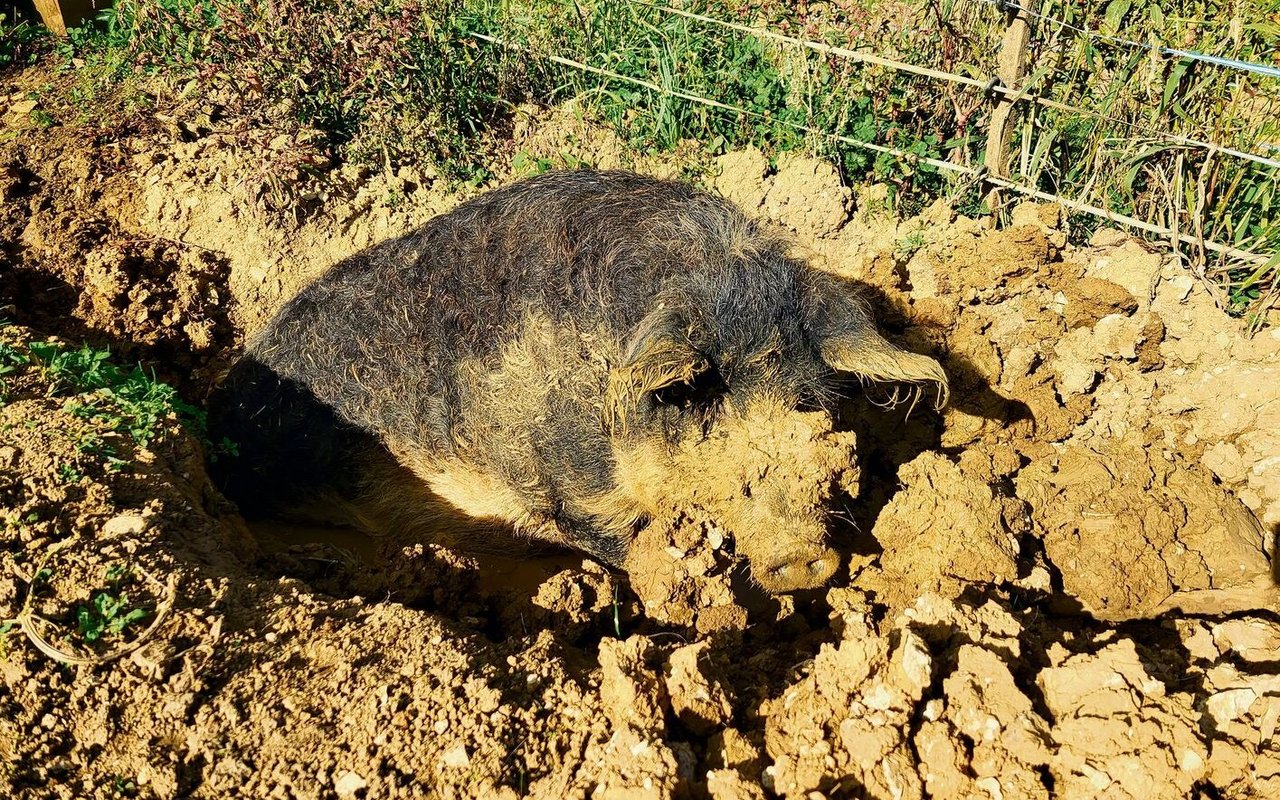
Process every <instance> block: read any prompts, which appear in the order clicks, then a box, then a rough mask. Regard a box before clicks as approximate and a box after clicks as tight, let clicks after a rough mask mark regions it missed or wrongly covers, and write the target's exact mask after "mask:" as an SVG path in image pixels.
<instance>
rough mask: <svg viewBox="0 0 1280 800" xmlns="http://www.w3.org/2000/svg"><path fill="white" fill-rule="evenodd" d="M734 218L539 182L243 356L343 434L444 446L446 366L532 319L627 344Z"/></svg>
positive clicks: (661, 193) (431, 233)
mask: <svg viewBox="0 0 1280 800" xmlns="http://www.w3.org/2000/svg"><path fill="white" fill-rule="evenodd" d="M694 206H696V207H697V208H696V211H697V213H692V214H682V213H681V210H682V209H686V208H692V207H694ZM720 217H723V219H720ZM741 219H742V217H741V215H740V214H739V212H737V211H736V209H734V208H733V207H732V206H729V205H727V204H725V203H723V202H722V201H719V200H714V199H712V198H709V197H707V196H706V195H702V194H699V193H696V192H694V191H693V190H692V189H690V188H688V187H686V186H683V185H681V184H677V183H672V182H665V181H657V180H654V179H651V178H644V177H641V176H636V175H632V174H629V173H609V172H603V173H602V172H592V171H585V170H584V171H575V172H562V173H551V174H549V175H546V176H542V177H540V178H535V179H531V180H528V181H524V182H521V183H518V184H514V185H512V186H509V187H506V188H504V189H500V190H497V191H494V192H491V193H488V194H486V195H484V196H482V197H480V198H477V199H475V200H472V201H470V202H468V203H465V204H463V205H461V206H459V207H458V208H457V209H455V210H454V211H453V212H451V213H449V214H447V215H444V216H441V217H437V218H435V219H433V220H432V221H430V222H428V223H427V224H426V225H424V226H423V227H422V228H420V229H418V230H416V231H414V232H412V233H410V234H407V235H405V236H403V237H401V238H399V239H395V240H391V241H388V242H385V243H382V244H380V245H377V246H375V247H372V248H370V249H368V250H365V251H363V252H361V253H359V254H357V255H355V256H352V257H350V258H348V259H346V260H344V261H342V262H340V263H339V264H337V265H336V266H334V267H333V268H332V269H331V270H330V271H329V272H327V273H326V274H325V275H324V276H322V277H321V278H319V279H318V280H317V281H316V282H315V283H313V284H312V285H310V286H309V287H307V288H306V289H304V290H303V291H302V292H301V293H300V294H299V295H298V296H297V297H295V298H294V299H293V300H291V301H290V302H289V303H288V304H287V305H286V306H285V307H284V309H282V311H281V312H280V313H279V314H278V315H277V317H276V318H275V319H274V320H273V321H272V323H271V324H270V325H269V326H268V327H267V328H266V329H265V330H264V332H263V333H262V334H261V335H260V336H259V337H258V338H257V339H256V341H255V342H254V344H253V345H252V347H251V349H250V354H251V355H252V356H253V357H255V358H257V359H258V360H259V361H261V362H262V363H264V364H266V365H268V366H269V367H271V368H272V369H274V370H276V371H277V372H278V373H279V374H280V375H281V376H282V377H284V378H287V379H290V380H293V381H297V382H298V383H301V384H304V385H306V386H307V387H309V388H310V390H311V391H312V392H313V393H314V394H315V395H316V397H317V398H319V399H320V400H321V401H322V402H324V403H326V404H329V405H331V406H332V407H333V408H334V409H335V410H336V411H337V413H338V414H339V416H340V417H342V418H344V419H346V420H347V421H349V422H351V423H353V424H354V425H356V426H359V427H361V428H364V429H366V430H370V431H374V432H377V433H378V434H379V435H382V436H390V437H394V438H400V439H403V440H408V441H413V442H415V443H418V444H421V445H425V446H429V447H448V446H449V441H448V439H449V430H450V421H451V420H452V419H454V418H455V417H456V414H457V411H458V405H459V402H460V397H459V387H458V385H457V376H456V371H455V367H456V366H457V365H458V364H459V363H461V362H462V361H464V360H467V361H474V360H477V359H478V360H480V361H481V362H490V363H491V362H493V361H494V360H495V359H496V357H497V354H498V353H500V352H501V350H502V348H503V347H504V345H506V344H507V343H509V342H510V341H512V339H513V338H514V337H516V336H517V335H518V333H519V329H520V325H521V322H522V320H523V319H525V318H526V317H527V316H528V315H529V314H531V313H532V314H538V315H542V316H545V317H547V318H549V319H551V320H552V321H553V322H555V323H556V324H558V325H564V326H570V327H573V328H576V329H578V330H595V331H599V330H602V329H603V330H605V331H609V332H614V333H617V334H618V335H619V336H621V335H625V332H626V331H629V330H630V329H631V328H632V327H633V326H634V325H635V324H636V323H637V322H638V321H639V320H640V318H641V317H642V316H643V315H644V314H645V313H646V312H647V311H648V310H649V309H650V308H651V305H652V303H653V300H654V298H655V296H656V295H657V294H658V293H659V292H660V290H661V288H662V286H663V285H664V283H665V282H666V281H668V280H669V279H671V278H672V277H673V276H676V275H679V274H680V273H682V272H683V273H687V272H688V271H690V270H698V269H705V268H707V267H708V266H710V265H712V264H713V262H716V261H717V260H718V258H719V256H718V255H717V254H716V253H714V252H712V253H707V252H706V251H707V249H708V248H710V249H712V250H714V249H715V248H716V247H717V244H716V243H717V241H718V240H719V239H720V238H723V237H722V232H721V231H719V230H717V229H718V228H719V227H720V226H722V225H733V224H736V222H735V221H740V220H741ZM682 234H683V236H682ZM689 248H693V249H694V251H696V252H694V253H693V254H692V255H691V254H690V251H689Z"/></svg>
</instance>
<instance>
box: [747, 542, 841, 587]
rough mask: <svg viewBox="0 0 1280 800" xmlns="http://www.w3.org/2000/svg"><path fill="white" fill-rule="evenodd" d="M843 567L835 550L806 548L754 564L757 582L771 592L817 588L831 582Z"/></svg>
mask: <svg viewBox="0 0 1280 800" xmlns="http://www.w3.org/2000/svg"><path fill="white" fill-rule="evenodd" d="M839 567H840V556H839V554H838V553H836V551H835V550H832V549H831V548H808V547H807V548H804V549H801V550H795V551H791V552H789V553H787V554H786V555H783V556H777V557H774V558H771V559H768V560H763V559H762V560H761V561H760V562H755V561H753V562H752V564H751V572H752V575H754V576H755V579H756V582H757V583H759V584H760V586H761V587H762V588H763V589H764V590H765V591H768V592H772V593H774V594H778V593H781V592H794V591H798V590H800V589H816V588H818V587H819V586H822V585H824V584H825V583H826V582H827V581H829V580H831V576H832V575H834V574H835V572H836V570H837V569H839Z"/></svg>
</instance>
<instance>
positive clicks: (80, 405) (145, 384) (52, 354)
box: [28, 342, 205, 445]
mask: <svg viewBox="0 0 1280 800" xmlns="http://www.w3.org/2000/svg"><path fill="white" fill-rule="evenodd" d="M28 349H29V350H30V352H31V355H32V356H34V357H35V359H36V361H37V363H38V364H39V365H40V366H41V368H42V369H43V370H44V373H45V375H46V377H47V378H48V380H49V381H50V384H51V390H52V391H53V393H55V394H63V395H72V397H70V398H69V399H68V401H67V405H66V408H67V410H68V411H69V412H70V413H71V414H73V415H75V416H77V417H80V418H82V419H86V420H92V421H96V422H98V423H100V424H102V425H104V426H105V427H107V428H108V429H109V430H112V431H115V432H118V433H127V434H129V435H130V436H131V437H132V438H133V440H134V441H135V442H137V443H138V444H142V445H145V444H147V443H149V442H150V441H151V440H152V439H153V438H154V437H155V436H156V435H157V434H159V432H160V431H161V429H162V427H163V425H164V422H165V420H167V419H169V418H171V417H177V418H179V419H181V420H183V421H185V422H186V423H187V424H188V425H190V426H191V427H193V428H194V429H195V430H196V432H197V433H199V434H201V435H203V433H204V425H205V414H204V412H203V411H201V410H200V409H198V408H196V407H195V406H192V405H190V404H188V403H186V402H184V401H183V400H182V399H181V398H180V397H179V396H178V392H177V390H176V389H174V388H173V387H172V386H170V385H169V384H167V383H163V382H161V381H159V380H157V379H156V377H155V374H154V373H149V372H147V371H146V370H144V369H143V368H142V367H141V366H139V365H135V366H133V367H132V368H130V369H127V370H126V369H122V368H120V367H118V366H116V365H115V364H113V363H111V361H110V357H111V353H110V351H107V350H96V349H94V348H92V347H89V346H88V345H84V346H82V347H80V348H79V349H75V350H68V349H64V348H63V347H62V346H60V345H57V344H53V343H49V342H31V343H30V344H29V345H28Z"/></svg>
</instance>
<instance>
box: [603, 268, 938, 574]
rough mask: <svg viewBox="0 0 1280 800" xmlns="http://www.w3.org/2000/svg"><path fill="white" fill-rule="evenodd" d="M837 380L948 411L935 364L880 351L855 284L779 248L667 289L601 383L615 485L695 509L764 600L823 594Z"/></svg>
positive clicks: (643, 498)
mask: <svg viewBox="0 0 1280 800" xmlns="http://www.w3.org/2000/svg"><path fill="white" fill-rule="evenodd" d="M838 373H846V374H852V375H855V376H858V377H860V378H862V379H864V380H868V381H885V382H892V383H894V384H900V385H906V386H908V387H912V388H913V389H914V391H908V392H907V393H906V395H905V396H907V397H911V398H913V401H914V399H918V397H919V396H920V395H921V394H922V393H923V392H925V391H926V390H933V391H935V392H936V397H937V403H938V405H939V406H941V405H942V404H943V403H944V402H945V398H946V393H947V378H946V375H945V374H944V373H943V371H942V368H941V367H940V366H939V364H938V362H937V361H935V360H933V359H932V358H928V357H926V356H922V355H917V354H913V353H908V352H905V351H903V350H901V349H899V348H897V347H895V346H894V345H892V344H891V343H889V342H888V341H886V340H885V339H884V338H883V337H882V336H881V335H880V334H879V333H878V332H877V331H876V329H875V326H874V324H873V322H872V319H871V315H870V313H869V312H868V309H867V307H866V306H865V304H864V302H863V301H862V300H861V299H860V298H859V297H858V295H857V293H856V288H855V287H854V286H853V285H852V284H849V283H846V282H843V281H840V280H838V279H836V278H834V277H831V276H828V275H825V274H822V273H818V272H815V271H813V270H811V269H810V268H808V267H807V266H806V265H804V264H803V263H800V262H797V261H795V260H792V259H790V258H788V257H786V256H785V255H784V254H782V253H778V252H772V253H771V252H765V253H755V254H753V255H750V256H748V257H745V258H741V259H734V260H731V261H730V263H728V264H726V265H725V266H724V269H723V270H720V271H718V272H717V273H713V274H711V275H707V274H698V275H694V276H690V277H687V278H685V279H683V280H681V281H679V282H677V283H676V284H674V285H671V286H668V287H667V289H666V290H665V291H664V293H663V295H662V296H661V297H660V298H659V299H658V300H657V301H656V303H655V304H654V306H653V307H652V308H651V309H650V310H649V312H648V314H647V316H645V317H644V319H643V320H642V321H641V322H640V323H639V325H637V326H636V327H635V329H634V331H633V332H632V335H631V336H630V338H629V340H628V341H627V342H625V345H624V347H623V350H622V355H621V358H620V359H619V363H617V364H616V365H615V366H614V367H613V368H612V369H611V371H610V375H609V388H608V392H607V394H606V400H607V404H606V405H607V408H606V413H607V416H608V418H609V419H610V420H611V421H612V424H613V442H614V444H613V450H614V456H615V460H616V464H617V467H616V474H615V479H616V480H617V482H618V484H619V488H620V489H621V490H622V492H624V493H625V495H626V496H627V497H629V498H631V499H633V501H634V502H635V503H636V504H637V505H638V506H639V507H640V508H641V509H643V510H644V512H645V513H647V514H662V513H670V512H671V510H673V509H675V508H689V507H698V508H702V509H704V510H705V511H706V512H707V513H708V514H709V515H710V516H711V517H713V518H715V519H716V520H718V521H719V522H720V523H721V524H722V525H724V526H725V527H726V528H727V529H728V530H729V531H730V532H732V533H733V534H734V538H735V541H736V543H737V548H738V552H739V553H741V554H742V555H744V556H745V557H746V558H747V559H748V560H749V561H750V564H751V572H752V575H753V576H754V578H755V580H756V581H757V582H758V583H759V584H760V585H761V586H762V587H763V588H764V589H766V590H768V591H771V592H786V591H793V590H797V589H803V588H812V587H817V586H820V585H822V584H824V583H825V582H826V581H827V580H828V579H830V577H831V576H832V574H833V573H834V572H835V571H836V569H837V568H838V567H839V561H840V559H839V556H838V554H837V553H836V552H835V551H834V550H832V549H831V548H830V547H828V546H827V544H826V535H827V517H828V509H827V501H828V499H829V498H830V496H831V493H832V490H833V489H834V488H835V487H836V486H837V485H840V483H842V482H844V483H846V485H847V483H848V482H849V479H850V478H851V477H853V476H856V472H855V470H856V467H855V466H854V464H855V458H854V452H853V450H854V440H853V434H852V433H847V432H837V431H835V430H833V428H832V417H831V413H830V411H829V410H828V407H829V405H830V403H831V401H832V400H833V399H834V389H833V385H834V379H835V378H836V376H837V374H838ZM842 478H843V479H844V481H842Z"/></svg>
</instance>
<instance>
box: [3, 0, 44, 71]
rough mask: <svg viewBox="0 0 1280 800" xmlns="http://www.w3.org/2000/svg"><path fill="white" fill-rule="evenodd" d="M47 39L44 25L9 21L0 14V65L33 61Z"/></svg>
mask: <svg viewBox="0 0 1280 800" xmlns="http://www.w3.org/2000/svg"><path fill="white" fill-rule="evenodd" d="M10 7H12V6H10ZM48 41H49V31H48V30H46V29H45V28H44V27H42V26H40V25H36V24H34V23H31V22H27V21H26V20H16V21H10V19H9V17H8V16H7V15H5V14H0V67H6V66H9V65H11V64H31V63H35V61H36V59H37V58H39V56H40V53H41V52H42V51H43V50H44V48H45V47H46V46H47V44H48Z"/></svg>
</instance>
